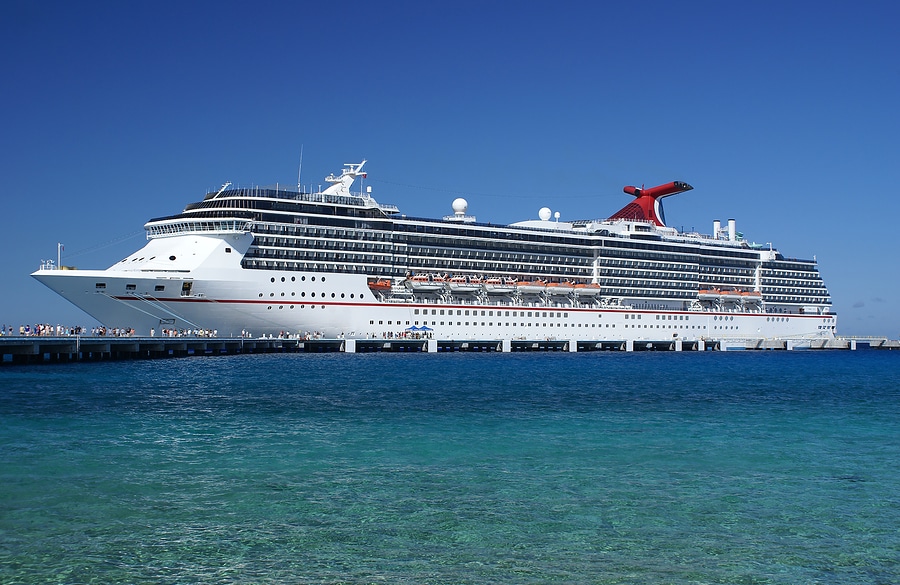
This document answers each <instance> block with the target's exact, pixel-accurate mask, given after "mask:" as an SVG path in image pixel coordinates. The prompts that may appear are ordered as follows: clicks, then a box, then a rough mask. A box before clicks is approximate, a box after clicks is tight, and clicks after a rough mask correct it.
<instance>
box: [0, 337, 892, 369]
mask: <svg viewBox="0 0 900 585" xmlns="http://www.w3.org/2000/svg"><path fill="white" fill-rule="evenodd" d="M863 348H864V349H868V348H871V349H888V350H892V349H900V341H898V340H889V339H887V338H883V337H867V338H836V339H833V340H802V339H749V340H747V339H744V340H738V339H694V340H687V339H667V340H643V339H642V340H637V341H634V340H608V339H605V340H596V341H586V340H574V339H481V340H478V339H464V340H455V339H412V338H400V339H279V338H255V339H249V338H241V337H237V338H216V337H209V338H207V337H83V336H65V337H43V336H12V337H9V336H3V337H0V356H2V360H0V363H2V364H41V363H65V362H77V361H109V360H136V359H158V358H167V357H187V356H203V355H206V356H211V355H236V354H256V353H331V352H343V353H373V352H408V353H443V352H496V353H511V352H568V353H582V352H594V351H627V352H643V351H674V352H684V351H701V352H702V351H710V350H712V351H733V350H782V351H795V350H828V349H831V350H833V349H845V350H856V349H863Z"/></svg>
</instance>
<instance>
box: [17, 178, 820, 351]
mask: <svg viewBox="0 0 900 585" xmlns="http://www.w3.org/2000/svg"><path fill="white" fill-rule="evenodd" d="M365 162H366V161H363V162H362V163H354V164H347V165H345V168H344V169H343V172H342V173H341V174H340V175H339V176H334V175H330V176H329V177H326V182H327V183H329V186H328V188H327V189H325V190H321V191H319V192H316V193H307V192H302V191H301V190H300V189H297V190H292V189H285V188H274V189H272V188H258V187H253V188H231V186H230V185H228V184H226V185H225V186H223V188H222V189H219V190H218V191H216V192H211V193H209V194H207V195H206V197H205V198H204V199H203V200H202V201H199V202H197V203H192V204H190V205H188V206H187V207H186V208H185V209H184V211H183V212H181V213H179V214H176V215H171V216H167V217H161V218H156V219H152V220H150V221H149V222H147V224H146V225H145V229H146V232H147V238H148V242H147V244H146V245H145V246H144V247H143V248H141V249H140V250H138V251H137V252H135V253H133V254H131V255H129V256H128V257H126V258H124V259H123V260H122V261H120V262H118V263H117V264H114V265H113V266H111V267H109V268H107V269H106V270H63V269H60V268H62V267H59V266H55V265H53V264H52V263H46V264H45V265H44V266H42V268H41V269H40V270H38V271H37V272H35V273H34V274H33V276H34V277H35V278H37V279H38V280H39V281H41V282H42V283H44V284H45V285H47V286H48V287H50V288H51V289H53V290H55V291H56V292H58V293H59V294H61V295H62V296H64V297H65V298H66V299H68V300H69V301H71V302H72V303H74V304H75V305H77V306H78V307H80V308H81V309H83V310H84V311H86V312H87V313H89V314H90V315H92V316H93V317H95V318H96V319H97V320H99V321H100V322H102V323H104V324H105V325H107V326H110V327H133V328H135V329H136V330H137V331H138V332H140V333H143V334H147V333H148V332H149V331H150V330H151V329H155V330H160V329H165V328H169V329H204V330H216V331H218V332H219V333H220V334H222V335H237V334H241V333H242V332H244V333H247V332H249V333H251V334H253V335H261V334H264V335H270V334H271V335H279V334H286V333H287V334H293V335H296V334H300V335H304V334H319V335H322V336H326V337H339V336H344V337H359V338H362V337H381V336H385V335H392V334H395V333H396V332H400V331H406V330H408V329H410V328H416V329H417V330H423V328H424V330H425V331H428V332H429V334H430V335H434V336H435V337H439V338H444V339H516V338H526V339H544V338H559V339H582V340H606V339H612V340H629V339H631V340H640V339H663V338H678V339H686V340H690V339H704V338H705V339H747V338H755V339H760V338H771V337H780V338H788V339H820V338H831V337H833V336H834V332H835V329H836V316H835V315H834V314H832V313H831V299H830V297H829V294H828V291H827V289H826V287H825V284H824V283H823V281H822V278H821V277H820V275H819V272H818V268H817V265H816V262H815V261H814V260H799V259H793V258H787V257H785V256H783V255H782V254H781V253H780V252H779V251H778V250H777V249H775V248H773V247H772V246H759V245H756V244H752V243H749V242H747V241H745V240H744V239H743V237H742V236H741V235H740V234H739V233H738V232H737V230H736V224H735V221H734V220H728V222H727V223H726V225H725V226H722V225H721V223H720V222H718V221H716V222H714V225H713V234H711V235H702V234H699V233H683V232H679V231H678V230H675V229H673V228H671V227H668V226H666V225H665V216H664V214H663V210H662V201H661V200H662V198H663V197H667V196H670V195H674V194H676V193H681V192H684V191H688V190H690V189H692V187H691V186H690V185H688V184H686V183H683V182H678V181H676V182H673V183H669V184H666V185H661V186H659V187H653V188H649V189H644V188H637V187H625V192H626V193H628V194H630V195H632V196H634V200H633V201H631V202H629V203H628V204H627V205H626V206H625V207H623V208H622V209H621V210H619V211H618V212H616V213H615V214H613V215H612V216H610V217H609V218H607V219H594V220H579V221H572V222H563V221H559V217H558V216H557V217H556V218H552V217H551V216H552V213H551V211H550V210H549V209H548V208H544V209H541V210H540V212H539V214H538V216H539V218H538V219H534V220H526V221H521V222H517V223H513V224H510V225H496V224H489V223H479V222H478V221H476V219H475V218H474V217H473V216H471V215H468V204H467V202H466V201H465V200H463V199H457V200H456V201H454V202H453V205H452V209H453V214H452V215H448V216H446V217H443V218H440V219H425V218H414V217H407V216H405V215H401V214H400V211H399V209H398V208H397V207H396V206H393V205H384V204H379V203H378V202H377V201H376V200H375V199H374V198H373V197H372V195H371V187H369V188H367V190H366V191H363V190H362V189H360V191H359V192H356V193H354V192H352V186H353V184H354V182H355V181H356V180H357V179H362V178H365V176H366V175H365V173H364V171H363V166H364V165H365Z"/></svg>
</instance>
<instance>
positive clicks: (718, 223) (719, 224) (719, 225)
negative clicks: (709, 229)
mask: <svg viewBox="0 0 900 585" xmlns="http://www.w3.org/2000/svg"><path fill="white" fill-rule="evenodd" d="M720 231H722V222H721V221H719V220H718V219H715V220H713V238H714V239H716V240H718V239H719V232H720Z"/></svg>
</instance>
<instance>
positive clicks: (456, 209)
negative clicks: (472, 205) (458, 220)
mask: <svg viewBox="0 0 900 585" xmlns="http://www.w3.org/2000/svg"><path fill="white" fill-rule="evenodd" d="M468 208H469V202H468V201H466V200H465V199H463V198H462V197H458V198H456V199H454V200H453V213H455V214H457V215H465V213H466V210H467V209H468Z"/></svg>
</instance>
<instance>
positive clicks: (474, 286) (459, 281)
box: [447, 276, 481, 293]
mask: <svg viewBox="0 0 900 585" xmlns="http://www.w3.org/2000/svg"><path fill="white" fill-rule="evenodd" d="M447 288H449V289H450V290H451V291H453V292H456V293H473V292H477V291H479V290H481V279H480V278H476V277H471V276H454V277H452V278H450V279H448V280H447Z"/></svg>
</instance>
